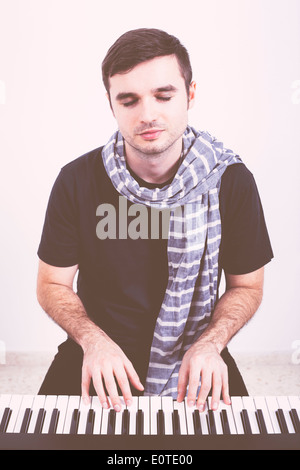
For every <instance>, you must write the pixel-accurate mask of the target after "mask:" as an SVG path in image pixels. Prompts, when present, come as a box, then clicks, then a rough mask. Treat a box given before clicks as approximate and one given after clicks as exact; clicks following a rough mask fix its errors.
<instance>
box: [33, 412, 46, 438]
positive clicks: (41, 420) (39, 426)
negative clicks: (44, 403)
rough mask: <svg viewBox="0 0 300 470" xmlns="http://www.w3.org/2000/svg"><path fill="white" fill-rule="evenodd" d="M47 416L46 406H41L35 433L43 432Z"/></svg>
mask: <svg viewBox="0 0 300 470" xmlns="http://www.w3.org/2000/svg"><path fill="white" fill-rule="evenodd" d="M45 416H46V411H45V410H44V408H40V410H39V414H38V417H37V420H36V423H35V428H34V434H41V432H42V429H43V424H44V420H45Z"/></svg>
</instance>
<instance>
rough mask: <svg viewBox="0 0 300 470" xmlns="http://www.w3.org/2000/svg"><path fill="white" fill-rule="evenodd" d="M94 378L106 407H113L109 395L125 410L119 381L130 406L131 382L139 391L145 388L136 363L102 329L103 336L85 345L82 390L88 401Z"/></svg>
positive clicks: (114, 403) (112, 401) (97, 391)
mask: <svg viewBox="0 0 300 470" xmlns="http://www.w3.org/2000/svg"><path fill="white" fill-rule="evenodd" d="M91 380H92V381H93V385H94V388H95V391H96V393H97V395H98V397H99V400H100V403H101V404H102V406H103V407H104V408H108V407H109V406H110V405H109V401H108V395H109V397H110V400H111V404H112V406H113V407H114V409H115V410H116V411H120V410H121V401H120V397H119V393H118V388H117V384H118V385H119V387H120V390H121V393H122V395H123V397H124V400H125V403H126V405H128V406H130V404H131V403H132V394H131V389H130V385H129V381H130V382H131V383H132V385H133V386H134V387H135V388H136V389H137V390H140V391H142V390H144V387H143V385H142V384H141V382H140V379H139V377H138V374H137V373H136V371H135V369H134V367H133V365H132V363H131V362H130V361H129V359H128V358H127V357H126V355H125V354H124V353H123V351H122V349H121V348H120V347H119V346H118V345H117V344H116V343H115V342H114V341H112V340H111V339H110V338H109V337H108V336H107V335H106V334H105V333H104V332H101V337H100V338H98V339H97V340H93V341H92V342H91V343H89V344H88V346H87V347H86V348H84V357H83V364H82V383H81V389H82V398H83V400H84V402H85V403H89V387H90V383H91ZM104 385H105V387H106V390H107V394H106V392H105V388H104Z"/></svg>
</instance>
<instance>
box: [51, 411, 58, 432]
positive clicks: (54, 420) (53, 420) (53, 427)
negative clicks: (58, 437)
mask: <svg viewBox="0 0 300 470" xmlns="http://www.w3.org/2000/svg"><path fill="white" fill-rule="evenodd" d="M58 418H59V410H58V409H57V408H54V410H53V411H52V416H51V421H50V425H49V430H48V434H56V429H57V423H58Z"/></svg>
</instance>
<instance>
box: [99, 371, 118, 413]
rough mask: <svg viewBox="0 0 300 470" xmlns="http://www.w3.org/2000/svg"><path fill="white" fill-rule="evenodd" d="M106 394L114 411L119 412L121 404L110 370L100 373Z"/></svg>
mask: <svg viewBox="0 0 300 470" xmlns="http://www.w3.org/2000/svg"><path fill="white" fill-rule="evenodd" d="M102 374H103V378H104V382H105V386H106V390H107V393H108V395H109V397H110V400H111V404H112V406H113V408H114V409H115V411H121V409H122V403H121V400H120V397H119V393H118V388H117V385H116V381H115V377H114V374H113V371H112V369H106V370H103V371H102Z"/></svg>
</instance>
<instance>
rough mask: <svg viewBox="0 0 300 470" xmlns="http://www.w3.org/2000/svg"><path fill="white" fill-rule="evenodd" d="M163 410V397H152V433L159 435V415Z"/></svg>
mask: <svg viewBox="0 0 300 470" xmlns="http://www.w3.org/2000/svg"><path fill="white" fill-rule="evenodd" d="M158 410H161V397H150V433H151V434H152V435H156V434H157V413H158Z"/></svg>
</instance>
